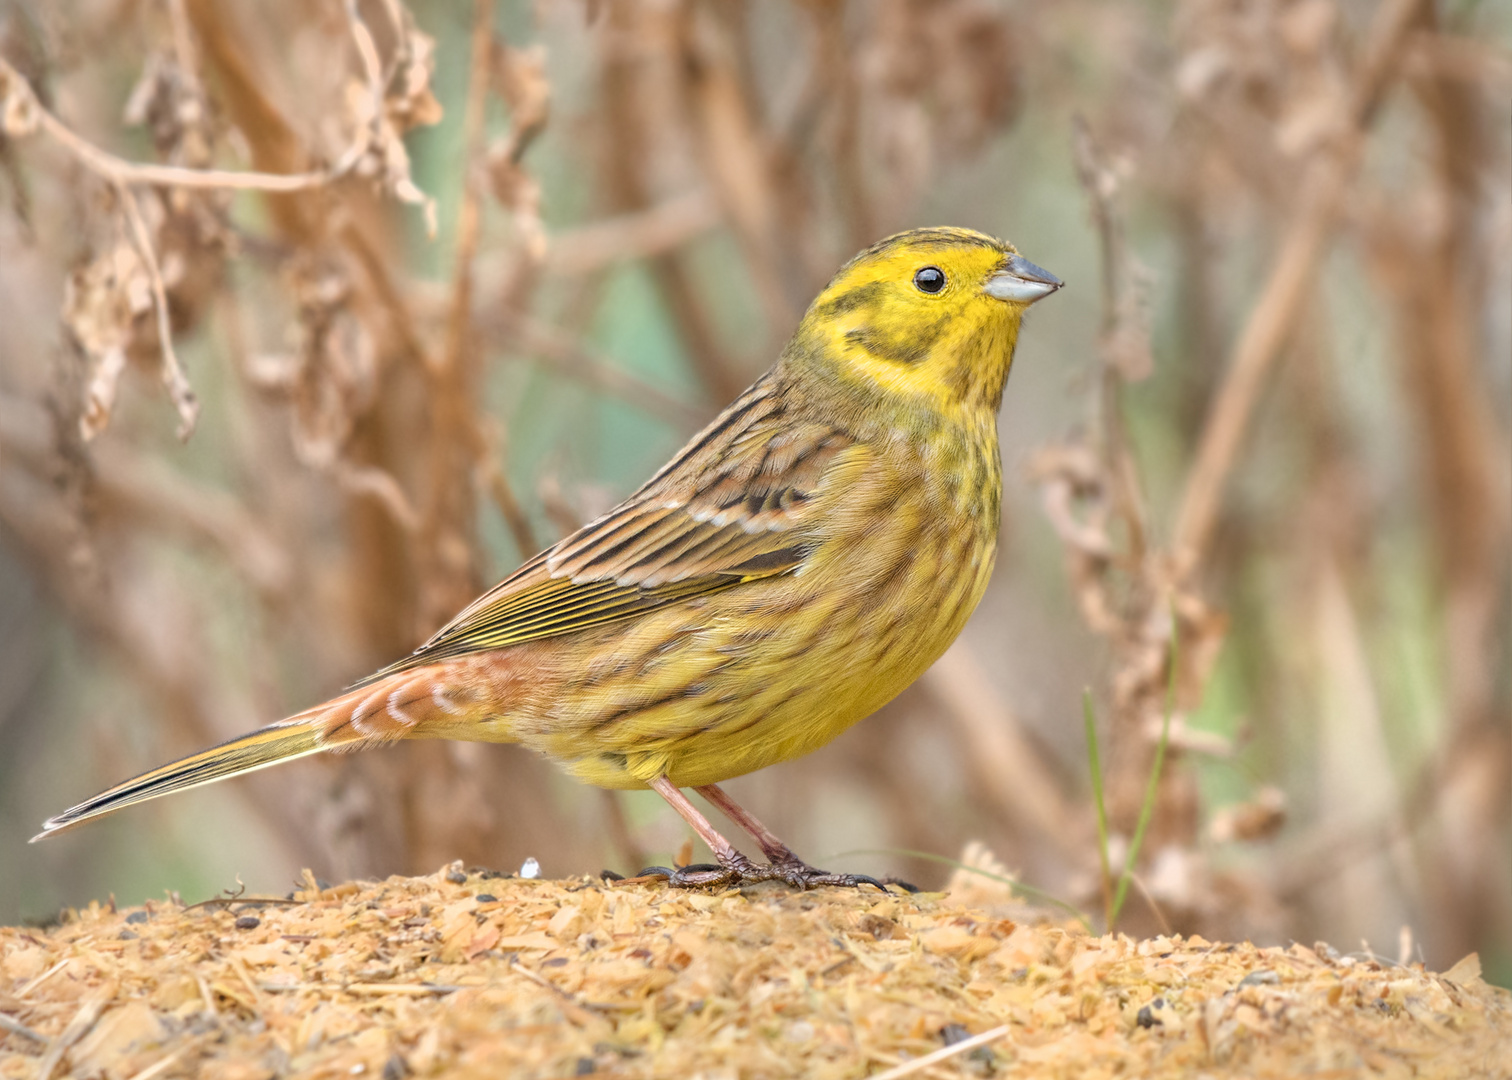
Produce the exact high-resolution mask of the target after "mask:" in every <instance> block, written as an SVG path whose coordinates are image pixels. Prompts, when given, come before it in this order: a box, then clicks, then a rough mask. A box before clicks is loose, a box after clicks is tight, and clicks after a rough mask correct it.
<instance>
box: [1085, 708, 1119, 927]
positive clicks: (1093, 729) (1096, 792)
mask: <svg viewBox="0 0 1512 1080" xmlns="http://www.w3.org/2000/svg"><path fill="white" fill-rule="evenodd" d="M1082 722H1083V723H1084V724H1085V726H1086V729H1087V769H1088V771H1089V772H1090V773H1091V774H1092V797H1093V798H1094V799H1095V800H1096V803H1097V857H1098V860H1099V861H1100V862H1101V863H1102V898H1103V925H1104V926H1105V927H1106V928H1107V930H1108V932H1109V933H1111V932H1112V930H1113V869H1112V867H1111V865H1110V864H1109V860H1108V807H1107V803H1106V802H1105V801H1104V799H1103V776H1102V758H1101V755H1100V754H1099V753H1098V746H1097V714H1096V713H1095V712H1094V711H1093V708H1092V688H1091V687H1083V688H1082Z"/></svg>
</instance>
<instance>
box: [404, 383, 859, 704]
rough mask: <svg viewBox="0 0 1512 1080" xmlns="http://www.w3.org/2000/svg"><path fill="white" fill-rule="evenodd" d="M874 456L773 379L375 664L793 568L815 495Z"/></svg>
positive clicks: (603, 615) (507, 637)
mask: <svg viewBox="0 0 1512 1080" xmlns="http://www.w3.org/2000/svg"><path fill="white" fill-rule="evenodd" d="M864 456H865V449H864V447H863V446H862V445H860V444H857V443H856V442H855V441H854V440H853V439H852V438H850V437H849V436H848V435H846V434H844V433H843V432H841V431H839V430H838V429H836V428H834V427H833V426H830V425H824V424H813V423H804V422H798V421H795V420H793V419H791V418H789V417H786V416H785V415H784V408H783V405H782V402H781V400H780V398H778V397H777V396H776V395H774V393H773V392H772V387H771V386H770V384H769V382H768V380H765V379H764V380H762V381H761V382H758V383H757V384H756V385H755V386H753V387H751V389H750V390H748V391H746V393H745V394H744V395H742V396H741V397H740V398H739V399H737V400H736V401H735V403H734V404H732V405H731V406H730V407H729V408H728V409H726V410H725V411H724V413H722V414H721V415H720V416H719V417H718V418H717V419H716V420H715V421H714V422H713V423H712V424H710V425H709V426H708V427H707V428H705V429H704V430H703V431H702V432H700V433H699V434H698V435H696V436H694V438H693V439H692V441H691V442H689V443H688V445H687V446H686V447H684V448H683V450H682V451H681V452H680V453H679V454H678V455H677V456H676V457H675V458H673V459H672V461H671V462H669V463H668V464H667V466H666V467H664V468H663V469H662V470H661V472H659V473H657V475H656V476H654V477H652V479H651V480H650V481H649V482H648V483H647V484H646V485H645V486H644V487H643V488H641V489H640V490H639V491H637V492H636V493H635V494H634V495H632V496H631V497H630V498H629V499H627V500H626V501H625V502H624V503H622V504H621V505H619V506H618V507H616V508H615V509H613V510H611V511H610V512H609V513H608V514H606V515H605V516H603V517H601V518H599V519H598V520H597V521H594V522H592V523H590V524H588V525H586V526H584V527H583V528H581V529H579V530H578V531H577V532H575V533H573V534H572V535H571V536H568V537H566V538H564V539H563V540H561V541H560V542H559V543H557V544H556V545H555V546H553V547H551V548H548V549H547V550H546V551H544V552H542V553H541V554H539V555H537V556H536V557H535V558H533V559H531V560H530V561H529V562H527V563H526V564H525V565H524V566H522V567H520V569H519V570H517V571H515V573H513V574H511V575H510V576H509V577H507V578H505V579H504V580H503V581H502V582H500V583H499V584H498V585H496V586H495V587H494V588H493V589H491V590H490V591H489V592H487V593H485V594H484V595H483V596H481V597H479V598H478V599H477V600H475V601H474V602H473V603H472V604H470V605H469V606H468V607H467V608H466V609H464V610H463V611H462V612H461V613H460V614H459V615H458V616H457V617H456V618H455V619H453V620H452V621H451V622H450V623H448V624H447V625H446V626H444V627H443V628H442V629H441V630H440V631H438V632H437V633H436V635H435V636H434V637H432V638H431V639H430V640H429V641H427V642H426V643H425V644H424V645H422V646H421V647H420V648H419V649H417V650H416V651H415V652H414V653H412V654H411V655H410V656H408V657H406V658H405V659H403V660H401V661H399V662H398V663H397V664H394V665H392V666H391V667H388V668H385V669H384V670H383V671H382V672H379V673H378V675H385V674H389V673H392V672H394V671H400V670H404V669H406V668H412V667H417V666H419V665H422V664H428V663H432V662H434V661H437V660H442V659H445V658H447V657H453V656H459V655H462V654H465V653H471V652H477V651H479V650H485V649H499V648H503V647H505V646H509V645H517V644H519V643H521V642H525V641H532V640H535V639H538V638H546V637H555V636H557V635H560V634H570V633H573V632H574V631H577V630H582V629H585V628H587V627H590V626H597V625H601V624H603V623H609V622H616V621H619V620H621V619H629V618H632V617H634V616H636V615H639V614H641V613H642V612H645V611H648V610H651V609H653V608H658V607H661V606H663V605H665V604H669V603H673V602H675V601H678V600H685V599H688V598H690V597H694V596H700V595H704V594H707V593H712V592H719V591H722V590H724V589H728V588H733V587H735V586H738V585H740V584H742V583H744V582H748V581H752V580H755V579H759V578H767V577H773V576H776V575H779V574H787V573H792V572H793V571H795V570H797V569H798V568H799V567H801V566H802V565H803V562H804V560H805V558H807V556H808V555H809V553H810V552H811V551H812V550H813V548H814V546H815V545H816V543H817V536H816V534H815V532H814V530H813V529H812V526H811V520H812V517H813V515H812V514H811V513H810V510H811V508H812V504H813V502H814V500H815V498H816V497H817V496H818V495H819V494H820V493H821V491H822V490H824V489H826V488H827V487H829V486H830V485H831V484H832V483H833V482H834V481H835V480H836V479H838V478H839V475H838V474H839V472H841V471H846V472H848V471H849V469H850V468H854V467H859V466H861V465H862V461H861V460H860V459H862V458H864ZM376 677H377V676H376V675H375V676H374V678H376Z"/></svg>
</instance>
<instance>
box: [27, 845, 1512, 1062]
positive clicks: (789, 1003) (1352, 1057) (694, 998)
mask: <svg viewBox="0 0 1512 1080" xmlns="http://www.w3.org/2000/svg"><path fill="white" fill-rule="evenodd" d="M1003 1025H1006V1027H1007V1030H1006V1032H1004V1033H1003V1034H1001V1036H1000V1037H998V1038H996V1040H995V1041H993V1042H992V1043H991V1044H990V1045H988V1046H986V1047H981V1048H978V1049H975V1050H972V1051H970V1052H967V1053H961V1054H957V1055H955V1056H953V1057H952V1058H950V1059H949V1060H947V1061H945V1062H942V1063H940V1064H936V1065H931V1066H928V1067H926V1068H923V1069H921V1070H919V1071H918V1073H917V1074H916V1075H919V1076H928V1077H960V1076H989V1075H991V1076H1001V1077H1035V1078H1042V1077H1076V1078H1078V1080H1083V1078H1085V1080H1094V1078H1098V1077H1112V1076H1167V1075H1169V1076H1202V1077H1210V1078H1213V1080H1218V1078H1224V1077H1241V1076H1242V1077H1247V1078H1264V1077H1294V1076H1297V1075H1299V1074H1307V1075H1324V1076H1330V1077H1355V1076H1362V1077H1363V1076H1369V1077H1445V1078H1447V1077H1455V1078H1463V1077H1481V1076H1485V1077H1508V1076H1512V994H1508V992H1507V991H1504V990H1500V989H1498V988H1495V987H1492V986H1489V985H1487V984H1486V983H1485V982H1483V981H1482V980H1481V978H1480V976H1479V968H1478V965H1477V964H1476V963H1475V962H1474V960H1473V958H1468V959H1467V960H1466V961H1465V962H1462V963H1461V964H1459V965H1456V966H1455V968H1453V969H1451V970H1450V971H1449V972H1447V973H1445V974H1433V973H1430V972H1427V971H1424V970H1423V969H1422V968H1421V966H1419V965H1413V966H1411V967H1396V966H1391V965H1386V964H1383V963H1380V962H1378V961H1376V960H1373V959H1352V958H1349V957H1342V956H1339V955H1337V954H1336V953H1334V952H1333V951H1332V950H1330V949H1328V948H1327V947H1319V948H1317V949H1309V948H1306V947H1303V946H1299V945H1293V946H1291V947H1289V948H1285V949H1281V948H1268V949H1262V948H1257V947H1255V946H1253V945H1249V944H1221V943H1213V942H1207V941H1203V940H1201V939H1200V938H1186V939H1183V938H1179V937H1174V938H1155V939H1153V940H1148V941H1132V940H1130V939H1128V938H1126V937H1122V936H1118V937H1113V936H1107V937H1101V938H1097V937H1090V936H1088V935H1085V934H1082V933H1080V932H1077V931H1073V930H1067V929H1064V928H1059V927H1053V926H1030V925H1021V924H1016V923H1015V922H1014V921H1013V920H1012V919H1010V918H1005V917H1002V913H1001V912H996V913H995V912H993V911H991V910H983V909H981V908H971V907H963V906H960V905H959V904H958V903H957V902H953V901H952V900H951V898H950V897H949V896H944V895H941V894H927V895H916V896H903V895H893V896H881V895H878V894H877V893H875V892H872V891H859V892H858V891H842V890H821V891H816V892H811V893H794V892H790V891H787V890H785V889H783V888H779V887H776V886H767V885H764V886H761V887H758V888H752V889H747V890H743V891H731V892H726V893H722V894H716V895H708V894H700V893H691V894H690V893H685V892H673V891H670V890H668V889H667V888H665V887H664V886H661V885H647V884H631V885H620V886H614V885H609V884H605V883H602V882H599V881H597V880H591V879H589V880H580V881H531V880H521V879H518V878H506V877H491V876H488V875H485V874H480V873H472V874H463V873H462V872H460V870H459V868H456V867H453V868H447V869H444V870H442V871H441V872H438V873H437V874H435V875H432V876H430V877H420V878H397V877H396V878H390V879H389V880H387V881H382V882H365V883H352V884H347V885H342V886H339V887H336V888H325V889H322V888H320V887H319V886H318V885H317V883H316V882H315V881H314V880H313V879H309V880H308V883H307V888H306V889H305V890H304V891H302V892H299V893H296V894H294V895H293V897H292V899H290V900H278V901H257V900H237V901H234V902H229V903H212V904H207V905H203V906H198V907H190V908H183V907H180V906H178V905H175V904H169V903H157V904H149V905H147V906H146V907H143V908H134V909H129V910H128V909H121V910H112V908H111V907H110V906H108V905H100V904H92V905H91V906H90V907H89V908H87V909H86V910H83V911H79V912H76V913H69V916H68V918H67V919H66V920H65V921H64V922H63V923H62V924H61V925H60V926H58V927H55V928H53V929H51V930H47V931H38V930H28V929H19V928H4V929H0V1078H5V1080H9V1078H18V1080H19V1078H22V1077H25V1078H27V1080H33V1078H36V1077H39V1076H40V1077H42V1078H43V1080H47V1078H49V1077H57V1076H63V1075H72V1076H79V1077H106V1078H109V1080H152V1078H153V1077H178V1076H197V1077H204V1078H206V1080H262V1078H270V1077H275V1076H286V1075H297V1076H300V1077H331V1078H335V1077H353V1076H368V1077H373V1078H375V1080H376V1078H379V1077H381V1078H383V1080H402V1078H403V1077H406V1076H437V1075H446V1076H461V1077H467V1076H477V1077H498V1076H540V1077H560V1076H581V1075H590V1074H592V1075H600V1074H601V1075H607V1076H626V1077H640V1076H678V1077H687V1078H693V1077H708V1078H716V1077H730V1078H736V1077H741V1078H744V1077H785V1076H803V1077H816V1078H821V1080H822V1078H828V1077H836V1078H839V1077H863V1076H869V1075H876V1074H878V1073H881V1072H884V1071H886V1070H887V1069H889V1068H893V1067H896V1066H898V1065H899V1064H901V1063H904V1062H907V1061H910V1060H917V1059H918V1058H919V1057H921V1056H922V1055H925V1054H927V1053H930V1052H932V1051H936V1050H939V1049H941V1048H942V1047H944V1046H946V1045H948V1044H949V1043H951V1042H956V1041H960V1040H961V1039H962V1038H964V1037H965V1036H966V1035H967V1034H968V1033H969V1034H979V1033H982V1032H987V1031H990V1030H992V1029H995V1028H998V1027H1000V1026H1003Z"/></svg>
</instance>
